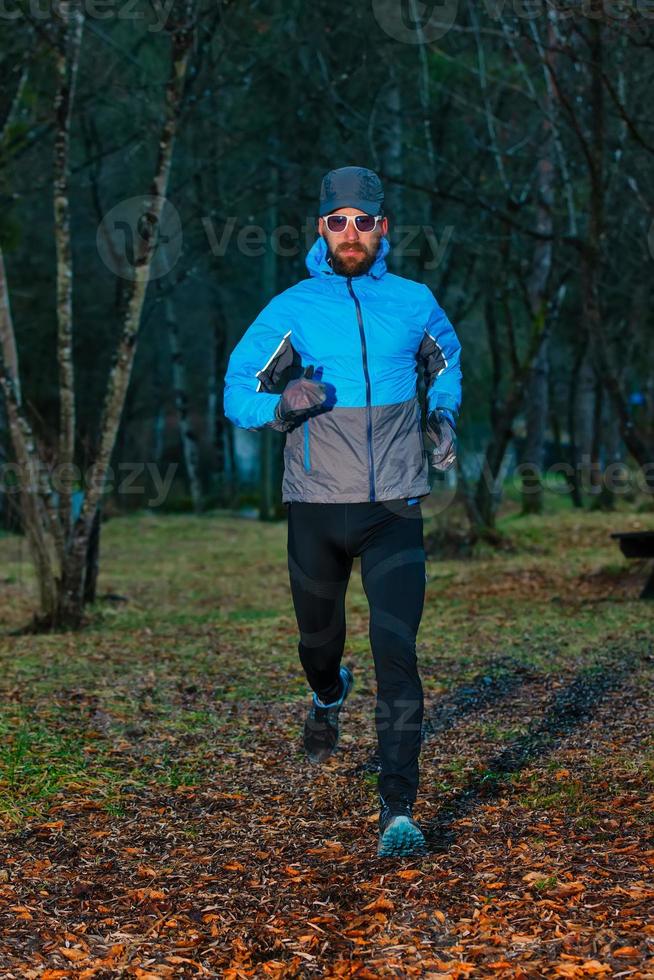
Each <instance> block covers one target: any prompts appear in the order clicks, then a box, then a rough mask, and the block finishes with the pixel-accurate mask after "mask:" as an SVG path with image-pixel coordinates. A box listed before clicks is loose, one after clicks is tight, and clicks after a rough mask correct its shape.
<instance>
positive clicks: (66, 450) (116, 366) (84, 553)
mask: <svg viewBox="0 0 654 980" xmlns="http://www.w3.org/2000/svg"><path fill="white" fill-rule="evenodd" d="M193 14H194V0H177V3H176V6H175V10H174V12H171V13H169V15H168V23H167V30H168V31H169V33H170V36H171V48H172V57H171V70H170V76H169V79H168V82H167V85H166V89H165V108H164V122H163V126H162V131H161V134H160V138H159V143H158V147H159V149H158V159H157V164H156V169H155V176H154V180H153V183H152V187H151V189H150V194H149V196H148V198H147V200H146V203H145V207H144V214H143V215H142V221H144V222H145V224H146V233H145V234H144V233H143V231H142V232H141V234H140V236H136V242H137V254H136V256H135V264H134V277H133V280H132V281H130V283H129V286H128V288H127V290H126V293H127V297H126V310H125V316H124V321H123V325H122V330H121V334H120V338H119V342H118V346H117V350H116V352H115V356H114V361H113V365H112V368H111V371H110V374H109V379H108V385H107V391H106V395H105V400H104V408H103V413H102V420H101V424H100V435H99V440H98V449H97V452H96V455H95V459H94V461H93V463H92V465H91V469H90V474H89V479H88V483H87V486H86V488H85V491H86V492H85V495H84V501H83V505H82V510H81V513H80V515H79V517H78V519H77V520H76V521H75V523H74V525H72V526H71V511H70V496H71V488H70V486H66V475H65V474H64V477H63V479H62V491H63V492H61V494H60V508H61V509H60V511H59V512H57V507H56V504H55V495H54V493H53V487H52V483H51V480H50V475H49V474H48V473H47V472H46V467H45V463H44V461H43V459H42V458H41V456H40V455H39V451H38V448H37V445H36V441H35V439H34V435H33V432H32V429H31V427H30V424H29V421H28V419H27V416H26V415H25V413H24V411H23V407H22V403H21V391H20V383H19V366H18V356H17V351H16V342H15V333H14V327H13V322H12V317H11V308H10V303H9V289H8V286H7V279H6V274H5V268H4V262H3V261H2V254H1V253H0V387H1V388H2V392H3V394H4V398H5V406H6V411H7V419H8V424H9V430H10V433H11V437H12V442H13V447H14V453H15V455H16V461H17V468H18V477H19V490H20V502H21V511H22V518H23V527H24V529H25V533H26V536H27V538H28V542H29V547H30V552H31V555H32V559H33V562H34V567H35V570H36V575H37V581H38V588H39V616H38V617H37V622H38V624H39V625H41V626H44V627H53V626H67V627H72V628H75V627H78V626H79V625H80V623H81V620H82V611H83V602H84V590H85V576H86V567H87V557H88V555H89V543H90V539H91V535H92V532H93V528H94V522H97V521H99V517H98V505H99V503H100V498H101V495H102V492H103V488H104V484H105V480H106V476H107V469H108V466H109V460H110V458H111V453H112V450H113V447H114V445H115V442H116V435H117V432H118V426H119V424H120V418H121V415H122V411H123V407H124V403H125V396H126V392H127V387H128V384H129V378H130V373H131V369H132V365H133V362H134V355H135V351H136V336H137V331H138V327H139V323H140V318H141V312H142V308H143V301H144V297H145V292H146V289H147V285H148V280H149V275H150V266H151V262H152V257H153V255H154V250H155V248H156V245H157V232H158V227H159V222H160V218H161V211H162V206H163V202H164V198H165V194H166V190H167V186H168V178H169V174H170V168H171V163H172V155H173V148H174V141H175V133H176V130H177V126H178V121H179V114H180V108H181V104H182V96H183V90H184V84H185V79H186V70H187V64H188V59H189V53H190V49H191V45H192V43H193V38H194V24H193V21H192V17H193ZM60 16H64V17H65V18H66V20H65V29H64V30H62V31H61V32H60V40H59V41H58V44H59V47H58V49H57V53H56V55H55V66H56V76H57V79H58V84H57V90H56V97H55V122H56V134H55V163H54V171H55V188H54V196H55V207H54V210H55V238H56V242H55V244H56V253H57V320H58V345H57V356H58V364H59V380H60V386H61V412H60V433H59V435H60V438H59V458H58V462H59V463H63V464H64V465H65V466H69V465H70V464H72V463H73V462H74V449H75V397H74V371H73V323H72V286H71V283H72V270H71V247H70V217H69V204H68V174H69V168H70V164H69V159H68V156H69V142H70V120H71V109H72V102H73V94H74V88H75V78H76V74H77V64H78V60H79V53H80V45H81V31H82V23H83V19H82V15H81V10H80V6H79V0H76V2H75V3H73V2H71V3H70V4H64V3H63V2H62V3H61V7H60ZM57 489H59V488H57ZM60 514H61V518H62V519H61V520H60ZM95 526H96V528H98V527H99V525H98V524H97V523H96V525H95ZM91 551H92V549H91ZM92 574H93V573H92ZM89 587H90V588H92V583H91V582H89Z"/></svg>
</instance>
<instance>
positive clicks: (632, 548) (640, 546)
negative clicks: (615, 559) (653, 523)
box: [611, 531, 654, 599]
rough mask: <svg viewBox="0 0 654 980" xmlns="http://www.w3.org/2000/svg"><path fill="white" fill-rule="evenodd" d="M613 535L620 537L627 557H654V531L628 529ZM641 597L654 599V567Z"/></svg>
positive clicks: (621, 545)
mask: <svg viewBox="0 0 654 980" xmlns="http://www.w3.org/2000/svg"><path fill="white" fill-rule="evenodd" d="M611 537H612V538H617V539H618V541H619V542H620V550H621V551H622V554H623V555H624V556H625V558H654V531H627V532H625V533H623V534H612V535H611ZM640 598H641V599H654V568H653V569H652V571H651V573H650V576H649V578H648V579H647V582H646V583H645V588H644V589H643V591H642V592H641V593H640Z"/></svg>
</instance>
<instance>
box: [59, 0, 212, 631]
mask: <svg viewBox="0 0 654 980" xmlns="http://www.w3.org/2000/svg"><path fill="white" fill-rule="evenodd" d="M193 12H194V7H193V2H192V0H184V3H183V4H179V5H178V7H177V9H176V18H177V19H176V22H175V23H174V25H173V27H172V29H171V46H172V58H171V71H170V76H169V79H168V82H167V84H166V91H165V108H164V123H163V126H162V130H161V134H160V137H159V148H158V159H157V165H156V169H155V176H154V179H153V181H152V186H151V188H150V194H149V196H148V201H147V206H146V209H145V212H144V214H143V216H142V218H143V220H144V225H143V230H142V232H141V235H139V236H136V239H135V246H136V254H135V262H134V278H133V279H132V280H131V281H130V283H129V287H128V290H127V298H126V300H127V309H126V314H125V320H124V322H123V326H122V330H121V334H120V337H119V341H118V347H117V349H116V352H115V355H114V362H113V365H112V368H111V371H110V373H109V380H108V384H107V391H106V395H105V399H104V406H103V411H102V419H101V423H100V438H99V443H98V451H97V455H96V457H95V460H94V461H93V464H92V466H91V469H90V474H89V480H88V482H89V485H88V488H87V492H86V494H85V497H84V503H83V505H82V512H81V514H80V516H79V518H78V519H77V521H76V522H75V525H74V527H73V528H72V531H71V536H70V543H69V547H68V550H67V554H66V561H65V564H64V568H63V574H62V583H61V594H60V602H59V619H60V621H61V622H62V623H67V624H69V625H71V626H78V625H79V624H80V621H81V615H82V604H83V594H84V570H85V560H86V552H87V545H88V540H89V537H90V534H91V529H92V527H93V519H94V517H95V512H96V508H97V505H98V503H99V501H100V497H101V495H102V491H103V488H104V484H105V480H106V476H107V469H108V466H109V461H110V459H111V452H112V450H113V447H114V444H115V442H116V435H117V432H118V426H119V425H120V418H121V415H122V410H123V405H124V403H125V396H126V394H127V386H128V384H129V379H130V375H131V371H132V366H133V364H134V355H135V353H136V337H137V333H138V327H139V323H140V320H141V312H142V310H143V302H144V299H145V293H146V290H147V287H148V281H149V275H150V265H151V263H152V258H153V255H154V251H155V248H156V245H157V234H158V228H159V223H160V220H161V212H162V208H163V203H164V200H165V195H166V191H167V188H168V180H169V177H170V169H171V165H172V158H173V149H174V145H175V134H176V131H177V125H178V121H179V113H180V108H181V104H182V96H183V91H184V83H185V79H186V71H187V66H188V60H189V54H190V50H191V45H192V42H193V24H192V16H193Z"/></svg>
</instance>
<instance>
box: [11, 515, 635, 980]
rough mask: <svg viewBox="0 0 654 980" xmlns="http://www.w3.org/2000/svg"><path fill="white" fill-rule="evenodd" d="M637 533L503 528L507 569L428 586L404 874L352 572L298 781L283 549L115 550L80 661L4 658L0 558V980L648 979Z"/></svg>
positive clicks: (16, 571)
mask: <svg viewBox="0 0 654 980" xmlns="http://www.w3.org/2000/svg"><path fill="white" fill-rule="evenodd" d="M431 506H432V505H431V504H430V503H428V504H426V505H425V508H424V511H425V516H426V525H425V529H426V532H427V533H429V531H430V529H432V528H433V527H435V525H436V523H437V522H440V523H442V521H443V519H444V515H443V514H442V513H441V514H440V515H439V514H438V510H439V506H438V504H434V505H433V509H430V508H431ZM653 524H654V521H653V519H652V515H651V514H639V513H636V512H629V511H627V510H622V511H621V512H620V513H618V514H615V515H606V514H593V513H584V514H578V513H573V512H571V511H568V510H566V509H565V508H563V507H561V508H559V509H558V512H557V513H555V514H552V515H550V516H548V517H546V518H521V517H519V516H518V515H517V513H515V512H514V510H513V509H512V508H511V507H508V508H507V510H506V512H505V513H504V515H503V518H502V522H501V526H502V530H503V531H504V532H505V533H506V534H507V536H508V538H509V540H510V542H511V543H512V545H513V548H512V550H501V551H492V550H490V549H487V550H486V551H485V552H484V551H482V553H481V554H478V555H477V557H476V558H475V559H474V560H460V561H453V560H452V561H441V560H438V559H437V558H435V557H434V558H433V559H432V560H431V561H430V562H429V564H428V575H429V583H428V591H427V599H426V605H425V612H424V617H423V621H422V626H421V630H420V634H419V638H418V657H419V663H420V667H421V674H422V679H423V686H424V689H425V696H426V724H425V740H424V744H423V751H422V756H421V788H420V795H419V798H418V803H417V805H416V808H415V815H416V818H417V819H418V820H419V822H420V823H421V826H422V827H423V828H424V830H425V832H426V835H427V838H428V841H429V844H430V853H429V854H428V855H427V856H426V857H422V858H417V859H412V860H399V859H388V858H387V859H379V858H377V856H376V846H377V817H378V810H377V794H376V778H377V777H376V759H375V733H374V720H373V707H374V669H373V665H372V657H371V654H370V650H369V645H368V619H367V615H368V609H367V603H366V599H365V596H364V594H363V590H362V588H361V581H360V574H359V568H358V565H359V563H358V562H356V563H355V571H354V574H353V577H352V580H351V584H350V589H349V592H348V598H347V622H348V641H347V647H346V655H345V662H347V663H348V664H350V665H351V666H352V667H353V669H354V673H355V678H356V683H355V687H354V690H353V693H352V695H351V698H350V699H348V704H347V707H346V709H345V710H344V712H343V715H342V719H343V734H342V738H341V744H340V746H339V749H338V751H337V753H336V754H335V756H334V757H333V758H332V759H331V760H330V761H329V762H328V763H327V764H326V765H325V766H323V767H320V768H318V769H316V768H314V767H312V766H311V765H310V764H309V763H308V762H307V761H306V759H305V758H304V756H303V754H302V751H301V729H302V724H303V721H304V716H305V713H306V710H307V707H308V703H309V695H308V689H307V685H306V681H305V678H304V675H303V673H302V670H301V666H300V663H299V660H298V657H297V634H296V624H295V619H294V615H293V609H292V604H291V599H290V590H289V586H288V573H287V567H286V526H285V524H284V523H278V524H270V525H261V524H259V523H256V522H253V521H247V520H242V519H238V518H235V517H233V516H231V515H228V514H225V513H223V514H215V515H211V516H207V517H203V518H194V517H185V516H184V517H163V516H161V517H160V516H155V515H139V516H135V517H131V518H121V519H115V520H113V521H110V522H109V523H108V524H107V525H105V527H104V529H103V542H102V547H103V554H104V557H103V568H102V574H101V582H100V593H101V594H104V595H105V596H106V595H110V596H112V597H113V598H104V599H102V600H101V601H99V602H98V604H97V606H96V607H95V608H94V610H93V619H92V623H91V625H90V626H89V627H88V628H87V629H86V630H85V631H83V632H82V633H80V634H79V635H72V634H67V633H62V634H57V635H50V636H33V635H29V634H23V635H20V634H19V633H17V632H16V631H17V629H18V628H19V627H20V626H21V625H24V623H25V622H26V621H27V619H28V617H29V613H30V601H31V600H30V594H29V591H30V587H31V583H30V575H29V568H28V564H27V561H26V552H25V545H24V543H22V542H21V541H20V539H19V538H16V537H6V538H3V539H1V540H0V575H1V576H2V579H3V582H4V590H3V596H4V597H3V600H2V604H1V606H0V630H1V631H2V633H1V635H0V657H1V658H2V671H1V680H0V684H1V688H2V702H1V704H0V730H1V735H2V738H1V739H0V820H1V822H2V826H3V835H2V839H1V842H0V848H1V852H2V863H1V864H0V935H1V938H0V976H2V977H3V978H4V977H7V978H18V980H23V978H28V980H31V978H44V980H53V978H58V977H79V978H86V977H94V978H98V980H104V978H113V977H141V978H148V977H152V978H155V977H156V978H161V977H194V976H204V977H227V978H240V977H341V976H356V977H360V978H371V980H372V978H375V977H380V976H397V977H427V978H438V977H451V978H458V977H472V978H476V977H490V976H496V977H499V978H505V977H516V978H517V977H530V978H531V977H587V976H588V977H594V976H597V977H633V978H645V977H654V914H653V913H654V873H653V872H654V835H653V834H652V805H653V804H654V780H653V776H654V736H653V732H654V724H653V723H654V707H653V699H652V681H653V675H654V652H653V647H652V620H653V618H654V617H653V614H654V603H648V602H643V601H639V599H638V594H639V591H640V588H641V587H642V584H643V581H644V578H645V575H646V567H645V566H644V565H642V564H641V563H638V562H635V563H629V564H628V563H627V562H626V561H625V560H624V559H623V558H622V557H621V555H620V553H619V551H618V549H617V547H616V544H615V542H614V541H612V540H611V539H610V538H609V534H610V532H611V531H613V530H616V529H622V530H630V529H636V528H638V527H647V526H650V527H651V526H652V525H653ZM119 597H123V598H124V599H126V600H127V601H121V599H120V598H119Z"/></svg>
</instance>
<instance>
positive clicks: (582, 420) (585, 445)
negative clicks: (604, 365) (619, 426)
mask: <svg viewBox="0 0 654 980" xmlns="http://www.w3.org/2000/svg"><path fill="white" fill-rule="evenodd" d="M596 394H597V382H596V378H595V371H594V368H593V362H592V359H591V355H590V351H589V350H588V349H586V351H585V353H584V356H583V359H582V361H581V365H580V368H579V374H578V376H577V386H576V391H575V398H574V421H575V451H576V452H575V461H574V467H575V478H576V481H577V486H578V488H579V496H580V499H581V501H582V503H583V495H584V493H588V492H589V491H590V487H591V468H592V466H591V464H592V455H593V430H594V427H595V421H594V420H595V404H596Z"/></svg>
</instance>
